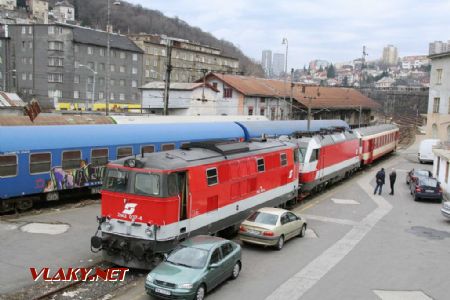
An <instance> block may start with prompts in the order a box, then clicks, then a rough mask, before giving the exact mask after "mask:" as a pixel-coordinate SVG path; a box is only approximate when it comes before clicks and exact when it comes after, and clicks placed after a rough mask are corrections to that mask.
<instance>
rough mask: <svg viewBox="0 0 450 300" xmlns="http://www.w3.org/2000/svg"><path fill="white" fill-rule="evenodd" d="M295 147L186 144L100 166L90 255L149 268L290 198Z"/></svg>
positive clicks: (294, 194)
mask: <svg viewBox="0 0 450 300" xmlns="http://www.w3.org/2000/svg"><path fill="white" fill-rule="evenodd" d="M297 193H298V151H297V146H296V145H294V144H291V143H285V142H281V141H270V142H251V143H214V142H207V143H191V144H187V145H185V146H184V147H182V148H181V149H178V150H172V151H167V152H155V153H150V154H145V155H144V156H143V157H135V158H124V159H121V160H117V161H115V162H112V163H110V164H109V165H108V166H107V171H106V177H105V180H104V183H103V191H102V212H101V214H102V216H101V218H99V233H100V234H98V233H97V234H96V235H95V236H93V237H92V239H91V246H92V249H94V250H102V251H103V257H104V259H105V260H107V261H110V262H113V263H115V264H117V265H122V266H128V267H132V268H150V267H151V266H152V263H153V259H154V257H155V255H157V254H160V253H164V252H167V251H169V250H171V249H173V248H174V247H175V246H176V245H177V244H178V242H179V241H180V240H183V239H185V238H187V237H189V236H190V235H197V234H214V233H216V232H219V231H221V230H224V229H228V228H233V227H234V226H236V225H238V224H239V223H240V222H242V221H243V220H244V219H245V218H246V217H247V216H248V214H249V213H250V211H251V210H253V209H257V208H259V207H263V206H277V205H280V204H283V203H286V202H287V201H289V200H292V199H296V197H297Z"/></svg>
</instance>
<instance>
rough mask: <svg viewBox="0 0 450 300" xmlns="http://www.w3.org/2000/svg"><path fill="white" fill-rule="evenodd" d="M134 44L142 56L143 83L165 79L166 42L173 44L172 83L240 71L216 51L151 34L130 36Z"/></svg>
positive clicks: (230, 59)
mask: <svg viewBox="0 0 450 300" xmlns="http://www.w3.org/2000/svg"><path fill="white" fill-rule="evenodd" d="M128 37H129V38H130V39H131V40H133V41H134V42H135V43H136V45H138V46H139V47H140V48H141V49H142V51H143V52H144V58H143V63H144V64H143V78H142V81H143V82H144V83H149V82H152V81H161V80H164V79H165V71H166V65H167V50H168V49H167V41H168V40H171V43H172V58H171V65H172V67H173V68H172V73H171V78H170V80H171V81H172V82H194V81H195V80H197V79H199V78H201V77H203V76H204V74H206V73H207V72H224V73H234V74H236V73H237V72H238V71H239V60H238V59H236V58H233V57H228V56H226V55H223V54H222V52H221V51H220V50H219V49H216V48H213V47H210V46H205V45H200V44H196V43H192V42H189V41H187V40H181V39H174V38H168V37H165V36H160V35H154V34H132V35H128Z"/></svg>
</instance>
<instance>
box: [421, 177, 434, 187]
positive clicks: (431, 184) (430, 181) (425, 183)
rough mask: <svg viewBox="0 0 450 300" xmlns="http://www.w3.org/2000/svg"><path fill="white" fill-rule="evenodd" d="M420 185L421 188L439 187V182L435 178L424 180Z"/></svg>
mask: <svg viewBox="0 0 450 300" xmlns="http://www.w3.org/2000/svg"><path fill="white" fill-rule="evenodd" d="M420 185H421V186H429V187H437V186H438V182H437V180H435V179H433V178H422V179H421V180H420Z"/></svg>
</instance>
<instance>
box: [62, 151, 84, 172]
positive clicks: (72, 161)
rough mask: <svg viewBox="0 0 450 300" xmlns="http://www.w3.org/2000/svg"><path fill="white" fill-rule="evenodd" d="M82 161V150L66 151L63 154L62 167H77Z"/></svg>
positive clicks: (65, 168)
mask: <svg viewBox="0 0 450 300" xmlns="http://www.w3.org/2000/svg"><path fill="white" fill-rule="evenodd" d="M80 163H81V151H64V152H63V155H62V168H63V169H64V170H67V169H77V168H79V167H80Z"/></svg>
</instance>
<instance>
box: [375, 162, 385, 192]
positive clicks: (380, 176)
mask: <svg viewBox="0 0 450 300" xmlns="http://www.w3.org/2000/svg"><path fill="white" fill-rule="evenodd" d="M385 177H386V175H385V173H384V168H381V170H380V171H378V173H377V175H376V176H375V179H376V181H377V186H376V187H375V190H374V191H373V194H374V195H375V194H376V193H377V190H378V189H379V192H378V195H381V190H382V188H383V184H384V179H385Z"/></svg>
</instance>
